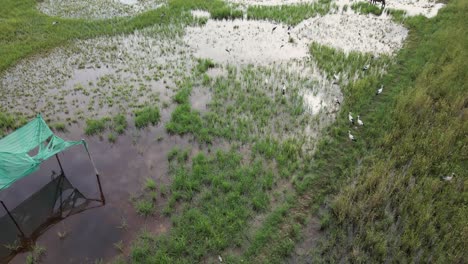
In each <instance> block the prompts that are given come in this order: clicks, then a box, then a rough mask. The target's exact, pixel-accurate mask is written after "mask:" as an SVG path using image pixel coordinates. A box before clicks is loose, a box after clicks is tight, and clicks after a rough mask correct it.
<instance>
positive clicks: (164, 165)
mask: <svg viewBox="0 0 468 264" xmlns="http://www.w3.org/2000/svg"><path fill="white" fill-rule="evenodd" d="M168 112H169V111H168ZM165 116H168V114H165ZM165 118H168V117H165ZM81 131H82V129H79V128H77V127H73V128H71V129H70V132H69V133H67V134H66V135H65V136H64V137H65V138H67V139H79V138H86V137H85V136H84V135H82V132H81ZM139 133H140V134H141V135H140V136H137V135H135V134H134V133H128V135H124V136H120V137H118V139H117V142H116V143H115V144H109V143H107V142H106V141H105V140H104V141H101V140H99V139H98V138H97V137H92V138H87V141H88V144H89V149H90V152H91V155H92V156H93V159H94V161H95V163H96V166H97V168H98V170H99V172H100V175H101V177H100V178H101V182H102V188H103V191H104V195H105V198H106V205H105V206H103V207H99V208H94V209H90V210H86V211H85V212H83V213H80V214H76V215H73V216H71V217H69V218H66V219H64V220H62V221H60V222H59V223H58V224H56V225H54V226H52V228H50V229H49V230H48V231H47V232H45V233H44V234H43V235H42V236H41V237H39V239H38V240H37V243H38V244H39V245H41V246H43V247H45V248H46V249H47V254H46V255H45V258H44V259H43V261H44V263H88V262H94V260H96V259H101V258H102V259H107V260H109V259H110V258H113V257H114V256H115V255H117V254H118V253H119V251H118V250H117V249H116V248H115V247H114V246H113V244H114V243H118V242H119V241H123V243H124V245H125V247H126V248H128V246H129V244H130V242H132V241H133V239H134V238H135V236H136V234H138V232H139V231H140V230H141V229H142V228H147V229H148V230H149V231H151V232H152V233H154V234H161V233H163V232H167V231H168V230H169V229H170V219H169V218H167V217H164V216H162V213H161V212H162V209H163V208H164V206H165V202H166V198H165V197H162V196H160V195H158V197H157V200H156V201H157V202H156V208H157V210H156V213H155V215H153V216H151V217H148V218H143V217H140V216H138V215H137V214H136V212H135V209H134V208H133V205H132V203H131V201H130V199H129V197H131V196H135V195H138V194H139V193H141V191H142V187H143V183H144V181H145V180H146V178H148V177H151V178H152V179H154V180H155V181H156V184H157V186H158V193H159V187H160V186H162V185H164V186H168V185H169V184H170V179H169V178H168V176H167V175H168V162H167V153H168V152H169V151H170V150H171V149H172V148H173V147H174V146H178V147H179V148H193V149H194V151H196V150H197V149H199V148H198V146H197V145H193V144H192V143H190V138H189V137H185V138H181V137H178V136H170V135H168V134H166V132H165V129H164V126H163V125H159V126H156V127H152V128H148V129H145V130H142V131H139ZM157 138H162V140H157ZM60 160H61V162H62V165H63V169H64V171H65V173H66V176H67V178H68V180H69V181H70V182H71V183H72V184H73V185H74V187H76V188H77V189H78V190H79V191H80V192H81V193H83V194H84V195H85V196H87V197H89V198H99V190H98V186H97V181H96V177H95V175H94V173H93V172H94V171H93V168H92V166H91V164H90V162H89V159H88V157H87V154H86V152H85V151H84V150H83V148H82V147H81V146H78V147H73V148H71V149H69V150H67V151H65V152H63V154H60ZM51 170H54V171H56V172H60V168H59V167H58V165H57V161H56V160H55V159H54V158H51V159H49V160H47V161H46V162H45V163H43V165H42V166H41V169H40V170H39V171H38V172H35V173H33V174H31V175H29V176H27V177H25V178H23V179H22V180H20V181H18V182H16V183H15V184H14V185H13V186H12V187H10V188H9V189H6V190H4V191H2V192H1V193H0V200H3V201H5V203H6V204H7V205H8V207H10V208H14V207H16V206H17V205H18V204H20V203H21V202H22V201H23V200H25V199H26V198H27V197H29V195H30V194H31V193H35V192H37V191H39V190H40V189H41V187H42V186H43V185H45V184H47V182H49V181H50V177H49V176H48V175H50V172H51ZM3 214H4V212H3V209H2V211H1V212H0V217H1V216H2V215H3ZM124 221H125V223H126V228H125V229H122V228H119V226H122V223H123V222H124ZM58 232H67V236H66V237H65V238H64V239H61V238H59V236H58ZM90 238H92V239H90ZM26 255H27V254H26V253H25V254H20V255H18V256H16V257H15V258H14V259H13V261H12V262H11V263H24V258H25V257H26Z"/></svg>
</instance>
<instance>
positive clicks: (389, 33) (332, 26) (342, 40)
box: [293, 13, 408, 55]
mask: <svg viewBox="0 0 468 264" xmlns="http://www.w3.org/2000/svg"><path fill="white" fill-rule="evenodd" d="M293 34H294V35H297V38H298V39H300V41H305V42H307V43H310V42H317V43H319V44H322V45H327V46H330V47H333V48H336V49H341V50H343V51H345V52H351V51H358V52H369V53H373V54H377V55H378V54H392V53H394V52H396V51H397V50H398V49H400V48H401V47H402V45H403V41H404V40H405V39H406V37H407V35H408V30H407V29H406V28H405V27H403V26H401V25H399V24H396V23H394V22H393V21H392V20H391V18H390V17H389V16H386V15H382V16H378V17H377V16H374V15H358V14H353V13H346V14H327V15H325V16H322V17H314V18H310V19H308V20H305V21H303V22H301V23H300V24H299V25H297V26H296V27H295V28H294V29H293Z"/></svg>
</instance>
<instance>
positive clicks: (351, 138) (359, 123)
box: [337, 65, 383, 141]
mask: <svg viewBox="0 0 468 264" xmlns="http://www.w3.org/2000/svg"><path fill="white" fill-rule="evenodd" d="M367 69H369V65H366V66H364V67H363V70H367ZM382 92H383V85H380V88H379V89H377V91H376V92H375V95H379V94H381V93H382ZM337 103H339V102H337ZM348 120H349V122H350V123H351V124H352V125H354V124H355V122H354V117H353V115H352V114H351V112H348ZM357 124H358V125H359V126H364V122H363V121H362V120H361V116H360V115H358V116H357ZM348 138H349V140H351V141H357V139H356V137H355V136H354V135H353V134H351V130H348Z"/></svg>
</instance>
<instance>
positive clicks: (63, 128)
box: [52, 123, 65, 132]
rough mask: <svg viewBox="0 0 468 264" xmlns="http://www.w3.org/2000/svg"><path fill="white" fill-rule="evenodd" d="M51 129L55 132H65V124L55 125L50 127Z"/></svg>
mask: <svg viewBox="0 0 468 264" xmlns="http://www.w3.org/2000/svg"><path fill="white" fill-rule="evenodd" d="M52 127H53V128H54V129H55V131H61V132H64V131H65V123H55V124H53V125H52Z"/></svg>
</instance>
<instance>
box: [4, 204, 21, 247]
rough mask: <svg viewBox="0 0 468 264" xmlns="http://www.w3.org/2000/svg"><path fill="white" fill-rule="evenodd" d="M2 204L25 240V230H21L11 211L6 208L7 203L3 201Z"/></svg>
mask: <svg viewBox="0 0 468 264" xmlns="http://www.w3.org/2000/svg"><path fill="white" fill-rule="evenodd" d="M0 202H1V203H2V206H3V208H4V209H5V211H6V212H7V214H8V216H10V218H11V220H12V221H13V223H15V226H16V228H18V230H19V231H20V233H21V236H22V237H23V238H25V237H26V236H25V235H24V233H23V230H21V227H20V226H19V225H18V223H17V222H16V220H15V218H13V216H12V215H11V213H10V211H9V210H8V208H7V207H6V205H5V203H4V202H3V201H0Z"/></svg>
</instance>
